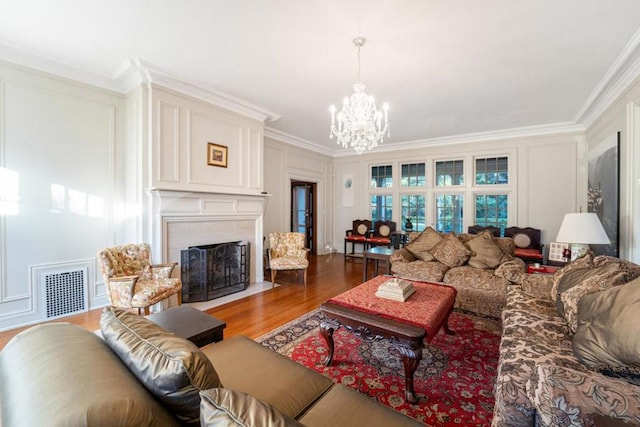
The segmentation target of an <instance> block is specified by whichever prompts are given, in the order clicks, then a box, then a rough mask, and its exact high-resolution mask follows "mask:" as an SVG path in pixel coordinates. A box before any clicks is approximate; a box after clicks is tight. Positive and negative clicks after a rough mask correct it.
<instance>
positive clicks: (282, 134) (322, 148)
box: [264, 126, 335, 157]
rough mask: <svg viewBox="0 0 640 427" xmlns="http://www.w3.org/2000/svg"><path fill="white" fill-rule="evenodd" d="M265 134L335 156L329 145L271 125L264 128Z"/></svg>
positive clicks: (287, 142)
mask: <svg viewBox="0 0 640 427" xmlns="http://www.w3.org/2000/svg"><path fill="white" fill-rule="evenodd" d="M264 136H265V137H266V138H271V139H274V140H276V141H280V142H284V143H285V144H290V145H294V146H296V147H300V148H304V149H307V150H310V151H314V152H316V153H319V154H323V155H325V156H329V157H334V156H335V151H334V150H331V149H330V148H328V147H325V146H322V145H320V144H316V143H315V142H311V141H308V140H306V139H303V138H299V137H297V136H294V135H291V134H289V133H286V132H282V131H280V130H278V129H274V128H272V127H269V126H266V127H265V128H264Z"/></svg>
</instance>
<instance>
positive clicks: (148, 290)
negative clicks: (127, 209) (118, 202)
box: [98, 243, 182, 315]
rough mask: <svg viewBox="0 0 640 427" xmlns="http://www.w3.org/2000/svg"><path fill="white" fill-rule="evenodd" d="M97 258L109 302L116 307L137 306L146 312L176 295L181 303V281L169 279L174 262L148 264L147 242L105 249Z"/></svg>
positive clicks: (149, 249)
mask: <svg viewBox="0 0 640 427" xmlns="http://www.w3.org/2000/svg"><path fill="white" fill-rule="evenodd" d="M98 261H99V263H100V269H101V270H102V276H103V277H104V283H105V286H106V287H107V295H108V296H109V303H110V304H111V305H112V306H114V307H119V308H137V309H138V314H139V313H140V310H141V309H142V310H144V314H145V315H147V314H149V307H150V306H152V305H153V304H156V303H158V302H160V301H162V300H164V299H167V298H169V297H170V296H171V295H174V294H176V295H177V297H178V304H182V283H181V281H180V279H173V278H171V273H172V272H173V269H174V267H175V266H176V265H177V263H171V264H156V265H152V264H151V248H150V247H149V245H148V244H147V243H140V244H128V245H121V246H113V247H110V248H105V249H103V250H101V251H100V252H98Z"/></svg>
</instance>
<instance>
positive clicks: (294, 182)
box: [289, 178, 318, 255]
mask: <svg viewBox="0 0 640 427" xmlns="http://www.w3.org/2000/svg"><path fill="white" fill-rule="evenodd" d="M299 185H308V186H310V187H311V193H312V197H311V199H310V202H311V207H312V209H311V211H312V218H313V219H312V222H311V231H312V238H311V247H310V248H309V250H310V252H311V254H312V255H316V254H317V253H318V250H317V248H318V183H317V182H313V181H307V180H303V179H293V178H292V179H290V181H289V229H290V230H291V231H296V230H292V228H293V218H294V208H295V204H294V203H293V187H294V186H299ZM305 240H306V238H305Z"/></svg>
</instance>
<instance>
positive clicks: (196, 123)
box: [145, 85, 264, 195]
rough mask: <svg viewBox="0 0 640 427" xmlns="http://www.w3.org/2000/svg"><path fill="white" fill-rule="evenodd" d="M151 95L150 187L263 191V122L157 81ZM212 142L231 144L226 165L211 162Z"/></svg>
mask: <svg viewBox="0 0 640 427" xmlns="http://www.w3.org/2000/svg"><path fill="white" fill-rule="evenodd" d="M151 97H152V102H151V108H152V114H151V117H152V120H151V124H150V126H151V127H150V132H151V139H150V141H151V147H150V154H151V159H150V160H151V161H150V169H149V170H148V179H147V180H146V181H147V182H148V183H149V185H148V186H149V187H152V188H160V189H164V190H178V191H184V190H188V191H203V192H211V193H233V194H251V195H254V194H260V192H261V191H262V167H263V166H262V157H263V154H262V148H263V126H264V124H263V123H262V122H260V121H258V120H253V119H250V118H245V117H242V116H240V115H239V114H236V113H232V112H229V111H226V110H224V109H222V108H218V107H216V106H215V105H212V104H210V103H206V102H202V101H198V100H196V99H193V98H190V97H189V96H186V95H183V94H180V93H176V92H173V91H170V90H169V89H165V88H162V87H160V86H156V85H153V87H152V89H151ZM210 142H211V143H214V144H218V145H223V146H226V147H227V148H228V164H227V167H218V166H209V165H208V164H207V144H208V143H210ZM145 185H146V183H145Z"/></svg>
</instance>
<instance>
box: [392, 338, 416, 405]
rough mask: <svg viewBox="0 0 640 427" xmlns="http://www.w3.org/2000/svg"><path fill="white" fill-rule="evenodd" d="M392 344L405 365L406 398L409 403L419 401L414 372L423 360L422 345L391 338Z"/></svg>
mask: <svg viewBox="0 0 640 427" xmlns="http://www.w3.org/2000/svg"><path fill="white" fill-rule="evenodd" d="M391 345H393V347H394V348H395V349H396V350H398V352H399V353H400V356H401V357H402V364H403V365H404V382H405V392H404V397H405V400H406V401H407V402H409V403H417V402H418V398H417V397H416V392H415V389H414V387H413V374H414V373H415V372H416V369H417V368H418V365H419V364H420V361H421V360H422V346H421V345H420V344H418V345H416V343H414V342H408V341H400V340H395V339H391Z"/></svg>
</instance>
